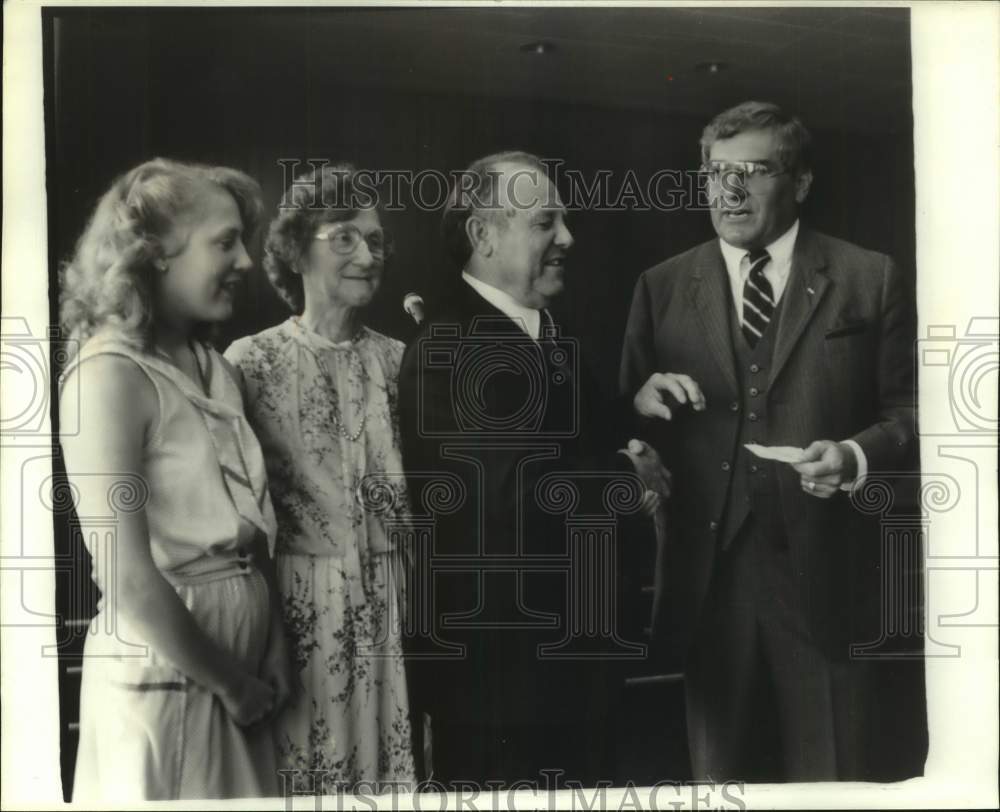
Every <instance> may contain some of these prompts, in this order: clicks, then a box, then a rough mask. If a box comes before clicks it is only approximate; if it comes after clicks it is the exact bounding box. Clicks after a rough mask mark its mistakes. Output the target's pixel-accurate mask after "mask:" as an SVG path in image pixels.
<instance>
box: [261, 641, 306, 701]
mask: <svg viewBox="0 0 1000 812" xmlns="http://www.w3.org/2000/svg"><path fill="white" fill-rule="evenodd" d="M260 676H261V679H263V680H264V681H265V682H267V683H268V684H269V685H270V686H271V687H272V688H273V689H274V707H273V709H272V711H273V713H277V712H278V711H280V710H281V709H282V708H283V707H284V706H285V704H286V703H287V702H289V701H290V700H291V699H293V698H294V697H295V696H296V695H298V694H299V693H300V692H301V689H302V686H301V684H300V682H299V679H298V674H296V672H295V666H294V664H293V663H292V657H291V652H290V650H289V647H288V641H287V640H286V639H285V634H284V631H283V630H282V629H281V628H280V627H279V628H276V629H272V634H271V639H270V641H269V645H268V649H267V654H265V655H264V662H263V663H262V664H261V673H260Z"/></svg>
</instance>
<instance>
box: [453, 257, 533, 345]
mask: <svg viewBox="0 0 1000 812" xmlns="http://www.w3.org/2000/svg"><path fill="white" fill-rule="evenodd" d="M462 279H464V280H465V281H466V282H467V283H468V284H469V285H470V286H471V287H472V289H473V290H474V291H475V292H476V293H478V294H479V295H480V296H482V297H483V298H484V299H485V300H486V301H487V302H489V303H490V304H491V305H493V306H494V307H495V308H496V309H497V310H499V311H500V312H501V313H503V314H504V315H505V316H507V317H508V318H509V319H510V320H511V321H512V322H514V324H516V325H517V326H518V327H520V328H521V329H522V330H524V332H525V333H527V334H528V335H529V336H531V337H532V338H533V339H535V341H538V337H539V336H540V335H541V334H542V313H541V311H540V310H535V309H534V308H533V307H525V306H524V305H523V304H521V303H520V302H518V301H517V300H516V299H515V298H514V297H513V296H511V295H510V294H509V293H506V292H505V291H502V290H500V288H495V287H493V285H490V284H489V283H487V282H484V281H483V280H482V279H476V277H474V276H470V275H469V274H467V273H466V272H465V271H462Z"/></svg>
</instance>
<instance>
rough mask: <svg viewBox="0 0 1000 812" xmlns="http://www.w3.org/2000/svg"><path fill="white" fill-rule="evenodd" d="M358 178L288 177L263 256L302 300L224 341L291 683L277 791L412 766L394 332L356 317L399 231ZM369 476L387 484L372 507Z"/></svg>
mask: <svg viewBox="0 0 1000 812" xmlns="http://www.w3.org/2000/svg"><path fill="white" fill-rule="evenodd" d="M355 177H356V173H355V170H354V169H353V168H352V167H326V168H324V169H322V170H321V171H316V172H313V173H310V174H309V175H307V176H305V177H302V178H299V179H297V180H296V181H295V183H293V184H292V185H291V187H290V188H289V189H288V192H287V193H286V195H285V199H284V201H283V203H282V206H281V207H280V209H279V213H278V216H277V218H276V219H275V220H274V221H273V222H272V223H271V226H270V231H269V234H268V238H267V244H266V246H265V252H266V253H265V259H264V267H265V269H266V270H267V273H268V276H269V278H270V280H271V282H272V284H273V285H274V287H275V288H276V289H277V290H278V292H279V293H280V294H281V295H282V297H283V298H284V299H285V301H286V302H287V303H288V304H289V306H290V307H291V308H292V310H293V312H294V313H295V314H296V315H293V316H292V317H291V318H289V319H288V320H287V321H285V322H284V323H282V324H279V325H278V326H276V327H272V328H270V329H268V330H264V331H263V332H261V333H258V334H257V335H254V336H249V337H247V338H242V339H240V340H238V341H236V342H234V343H233V345H232V346H231V347H230V348H229V350H228V351H227V352H226V357H227V358H228V359H229V360H230V361H231V362H232V363H233V364H235V365H236V366H237V367H238V368H239V369H240V370H241V371H242V373H243V376H244V379H245V381H246V393H247V415H248V418H249V420H250V423H251V425H252V426H253V427H254V430H255V431H256V433H257V436H258V437H259V438H260V441H261V444H262V446H263V449H264V456H265V459H266V464H267V473H268V478H269V482H270V487H271V494H272V498H273V501H274V507H275V512H276V515H277V518H278V537H277V553H276V562H277V569H278V584H279V591H280V592H281V595H282V603H283V609H284V618H285V624H286V631H287V634H288V637H289V641H290V643H291V646H292V656H293V659H294V663H295V666H296V668H297V672H298V676H299V679H300V682H301V684H300V686H299V692H298V696H297V697H295V698H294V699H293V701H292V702H291V703H289V705H288V706H287V707H286V708H285V710H284V711H283V712H282V713H281V714H280V715H279V716H278V718H277V721H276V725H277V729H276V735H277V739H276V741H277V745H278V752H279V761H280V762H281V765H280V766H281V767H282V768H284V769H286V770H290V771H292V772H290V773H284V776H285V787H284V790H285V792H286V794H289V793H291V792H292V791H294V792H295V793H296V794H299V793H302V792H317V793H322V792H333V791H335V790H337V789H350V788H351V787H354V786H356V785H357V783H358V782H362V781H364V782H374V781H394V782H410V781H412V780H414V764H413V753H412V749H411V737H410V724H409V706H408V702H407V692H406V681H405V672H404V666H403V659H402V650H401V646H400V630H399V624H398V619H399V605H400V594H399V589H400V586H401V584H400V582H399V579H398V577H397V574H396V570H395V568H394V566H393V561H394V560H395V556H394V555H393V553H394V552H395V551H394V549H393V547H394V542H393V533H392V532H391V530H392V528H393V527H394V526H395V527H399V526H400V523H401V522H403V521H405V509H404V505H405V498H406V495H405V485H404V482H403V479H402V477H401V476H400V475H399V473H400V472H401V471H402V470H403V468H402V461H401V457H400V450H399V434H398V429H397V419H396V418H397V415H396V408H397V399H396V377H397V373H398V370H399V364H400V360H401V357H402V352H403V345H402V344H401V343H400V342H398V341H395V340H393V339H391V338H388V337H387V336H384V335H382V334H380V333H378V332H375V331H374V330H372V329H370V328H368V327H366V326H365V324H364V322H363V312H364V308H365V306H366V305H368V304H369V302H371V300H372V298H373V297H374V295H375V293H376V291H377V290H378V288H379V284H380V283H381V280H382V274H383V270H384V264H385V261H386V259H388V257H389V256H390V255H391V253H392V247H393V244H392V240H391V238H390V235H389V234H388V232H386V231H385V230H383V229H382V227H381V222H380V219H379V213H378V211H377V210H376V209H375V208H374V207H373V205H372V201H371V200H370V199H366V197H365V195H364V192H363V191H362V190H361V189H360V188H358V187H357V186H356V185H355ZM372 482H376V483H377V485H378V488H379V489H380V491H381V492H382V494H383V495H385V488H388V491H389V493H388V498H387V499H385V500H384V501H383V502H381V503H380V509H378V510H375V509H371V506H370V505H366V504H365V500H364V499H363V498H362V496H363V492H364V491H365V488H366V485H367V484H368V483H372ZM307 771H320V772H318V773H316V772H313V773H312V774H310V773H309V772H307Z"/></svg>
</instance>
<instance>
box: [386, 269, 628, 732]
mask: <svg viewBox="0 0 1000 812" xmlns="http://www.w3.org/2000/svg"><path fill="white" fill-rule="evenodd" d="M560 353H561V354H560ZM399 393H400V413H401V434H402V443H403V459H404V464H405V466H406V470H407V476H408V479H409V481H410V490H411V498H412V501H413V504H414V507H415V509H417V510H419V509H420V507H419V506H420V505H421V504H426V500H425V499H424V497H422V496H421V494H420V493H419V491H420V489H421V488H422V487H424V485H425V484H426V483H427V481H428V480H429V479H432V478H433V477H434V476H440V475H444V476H448V475H451V476H452V477H453V481H455V480H458V481H460V482H461V483H464V487H465V498H464V500H461V499H460V500H459V501H460V502H461V504H460V506H459V507H458V508H457V509H455V510H454V511H453V512H450V513H449V512H447V511H440V512H438V514H437V515H436V517H435V521H436V524H435V528H434V553H435V555H436V556H444V555H453V556H473V557H475V556H481V557H482V558H483V559H485V558H486V557H488V556H494V557H502V558H505V559H506V560H507V562H508V563H507V564H505V565H504V566H505V567H506V571H491V572H490V573H488V574H485V575H483V574H480V573H476V572H473V571H469V570H467V571H465V572H447V571H444V570H443V569H440V568H438V571H437V572H436V574H435V581H434V588H433V596H428V595H426V594H424V595H420V594H416V595H411V596H410V599H411V607H412V606H413V605H415V604H416V603H419V602H420V601H424V602H425V605H427V604H426V602H427V601H429V600H430V599H431V597H433V613H434V621H435V632H436V633H437V634H438V635H439V637H440V638H442V639H444V640H446V641H447V642H449V643H460V644H461V645H464V646H465V647H466V654H465V656H464V657H463V658H462V659H460V660H451V661H446V660H424V661H421V660H416V661H413V660H411V666H412V667H411V668H410V675H411V684H412V686H413V693H414V701H415V703H416V704H417V706H418V707H420V708H422V709H423V710H430V712H431V713H432V715H435V716H436V718H444V719H448V720H451V721H454V722H462V723H468V722H472V723H479V724H489V725H493V726H502V725H504V724H518V723H520V724H546V723H549V722H553V721H558V720H571V721H575V722H580V721H582V720H583V719H585V718H587V717H588V716H600V715H601V713H602V708H605V707H606V704H607V701H608V699H609V679H610V678H611V674H610V670H609V668H608V667H607V666H606V664H605V663H602V662H600V661H586V660H581V659H574V660H568V661H560V660H557V659H552V658H546V657H540V656H539V652H538V647H539V646H540V645H544V644H552V643H557V642H558V641H559V640H560V639H561V638H562V637H563V636H564V635H565V633H566V630H567V623H568V615H567V612H568V604H569V592H568V583H567V577H566V573H565V572H556V571H552V572H548V573H546V572H541V571H539V568H538V567H537V566H536V565H535V564H534V563H533V562H532V561H531V560H530V557H531V556H542V557H545V556H548V557H555V558H559V557H565V556H567V554H568V545H567V522H566V516H565V514H564V513H563V511H562V508H563V507H564V505H563V504H557V503H559V501H560V498H561V497H560V493H559V492H557V491H553V490H551V489H547V487H546V482H550V483H551V480H546V476H547V475H551V474H553V473H556V472H565V473H566V474H567V476H568V478H569V479H571V480H573V481H574V482H575V486H574V487H575V488H577V489H578V491H579V501H578V503H577V506H576V508H575V509H574V513H575V514H583V513H587V512H590V513H592V514H594V515H600V514H602V513H603V514H607V512H608V511H607V508H606V507H605V505H604V503H603V502H602V493H603V489H604V486H605V485H606V484H607V481H608V479H609V478H614V477H620V474H618V473H617V471H621V470H622V468H623V465H622V463H625V468H627V460H626V459H625V458H624V457H623V456H622V455H616V454H615V453H614V451H615V449H617V448H619V447H620V446H621V445H622V444H623V443H622V442H621V440H622V439H623V438H619V437H616V436H615V435H616V433H617V432H616V429H615V426H616V425H618V424H617V423H616V422H615V421H616V418H615V417H610V418H609V417H608V416H607V413H606V412H603V411H596V409H598V408H600V402H601V401H600V398H599V397H598V393H597V389H596V387H595V386H594V385H593V382H592V380H591V379H590V378H589V377H588V376H587V374H586V371H585V370H584V369H583V366H582V364H580V363H579V355H578V353H577V350H576V343H575V341H573V340H572V339H566V338H565V337H564V338H562V339H557V341H556V344H554V345H553V344H546V343H545V342H542V343H540V344H536V343H535V342H533V341H532V340H531V339H530V338H528V337H527V336H526V335H525V334H524V333H523V332H522V331H521V330H520V328H519V327H518V326H517V325H516V324H514V322H512V321H511V320H510V319H509V318H507V317H506V316H505V315H503V314H502V313H501V312H500V311H499V310H497V309H496V308H494V307H493V306H492V305H490V304H489V303H488V302H487V301H486V300H484V299H483V298H482V297H480V296H479V295H478V294H477V293H476V292H475V291H474V290H473V289H472V288H471V287H470V286H469V285H467V284H465V283H461V284H460V285H458V286H457V288H456V290H455V291H454V294H453V295H452V296H451V297H450V299H448V300H446V301H444V302H441V303H439V304H438V306H437V307H435V309H434V314H433V316H432V318H431V319H430V320H429V321H427V322H425V323H424V325H423V326H422V329H421V330H420V332H419V333H418V335H417V337H416V338H415V339H414V340H413V341H412V342H411V343H410V345H409V346H408V348H407V350H406V353H405V355H404V357H403V362H402V367H401V370H400V380H399ZM600 472H604V473H603V474H601V473H600ZM585 473H597V474H599V476H598V477H597V478H596V479H594V480H593V481H589V480H588V478H587V477H580V476H578V475H580V474H585ZM562 493H563V495H564V494H565V492H562ZM437 560H438V561H440V560H441V559H440V558H438V559H437ZM583 600H584V601H585V602H586V601H588V600H590V596H587V595H585V596H584V598H583ZM411 611H412V608H411ZM455 612H468V613H475V612H478V613H479V614H478V615H477V616H476V620H477V622H478V624H479V625H478V627H470V628H464V629H459V628H455V627H453V626H443V625H442V623H441V621H442V618H443V616H444V615H445V614H449V613H455ZM539 612H542V613H545V612H547V613H551V615H552V620H551V625H549V626H548V627H545V628H539V627H537V626H536V627H534V628H530V627H525V626H524V625H523V624H524V622H525V621H527V622H529V623H530V622H531V621H532V620H533V619H534V620H537V619H538V615H537V614H534V613H539ZM518 622H521V623H522V628H515V627H514V626H513V624H516V623H518ZM505 624H506V627H504V626H505ZM422 634H423V633H421V632H420V631H419V630H417V637H420V636H421V635H422ZM423 636H424V638H426V634H424V635H423ZM413 642H414V640H412V639H411V641H410V643H411V646H410V651H411V652H412V651H413V650H414V646H413V645H412V644H413ZM417 642H420V643H424V642H426V639H423V640H418V641H417Z"/></svg>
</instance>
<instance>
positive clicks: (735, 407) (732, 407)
mask: <svg viewBox="0 0 1000 812" xmlns="http://www.w3.org/2000/svg"><path fill="white" fill-rule="evenodd" d="M739 410H740V404H739V401H736V400H734V401H733V402H732V403H730V404H729V411H731V412H738V411H739Z"/></svg>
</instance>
